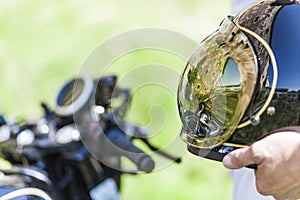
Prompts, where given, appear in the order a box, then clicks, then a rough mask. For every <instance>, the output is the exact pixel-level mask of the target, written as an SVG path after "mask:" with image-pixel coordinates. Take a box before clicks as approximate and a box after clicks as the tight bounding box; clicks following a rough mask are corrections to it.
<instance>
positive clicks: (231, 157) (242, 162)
mask: <svg viewBox="0 0 300 200" xmlns="http://www.w3.org/2000/svg"><path fill="white" fill-rule="evenodd" d="M256 163H257V162H255V159H254V156H253V150H252V148H251V147H245V148H241V149H237V150H234V151H232V152H230V153H229V154H227V155H226V156H225V157H224V158H223V164H224V166H225V167H226V168H228V169H239V168H242V167H245V166H248V165H251V164H256Z"/></svg>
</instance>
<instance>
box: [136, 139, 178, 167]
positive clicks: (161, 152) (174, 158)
mask: <svg viewBox="0 0 300 200" xmlns="http://www.w3.org/2000/svg"><path fill="white" fill-rule="evenodd" d="M139 139H140V140H142V141H143V142H144V143H145V144H146V145H147V146H148V147H149V148H150V149H151V150H152V151H155V152H156V153H157V154H159V155H161V156H163V157H165V158H167V159H169V160H172V161H175V162H176V163H180V162H181V158H180V157H179V158H178V157H174V156H172V155H170V154H168V153H166V152H164V151H162V150H160V149H158V148H157V147H155V146H153V145H152V144H150V142H149V140H148V138H139Z"/></svg>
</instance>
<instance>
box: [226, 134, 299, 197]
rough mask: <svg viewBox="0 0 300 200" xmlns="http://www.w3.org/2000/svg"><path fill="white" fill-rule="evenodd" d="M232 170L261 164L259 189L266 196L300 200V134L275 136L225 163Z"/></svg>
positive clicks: (240, 152) (245, 149)
mask: <svg viewBox="0 0 300 200" xmlns="http://www.w3.org/2000/svg"><path fill="white" fill-rule="evenodd" d="M223 164H224V166H225V167H227V168H229V169H238V168H242V167H245V166H248V165H250V164H257V169H256V170H255V171H254V173H255V177H256V187H257V190H258V192H259V193H261V194H262V195H273V196H274V197H275V198H276V199H277V200H283V199H290V200H295V199H300V134H299V133H297V132H291V131H285V132H278V133H274V134H271V135H269V136H267V137H265V138H263V139H261V140H259V141H257V142H255V143H253V144H252V145H251V146H249V147H246V148H241V149H238V150H235V151H233V152H231V153H229V154H228V155H226V156H225V157H224V159H223Z"/></svg>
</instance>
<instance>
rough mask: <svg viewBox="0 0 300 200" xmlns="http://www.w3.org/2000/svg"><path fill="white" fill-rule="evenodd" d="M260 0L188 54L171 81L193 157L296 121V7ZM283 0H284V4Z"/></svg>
mask: <svg viewBox="0 0 300 200" xmlns="http://www.w3.org/2000/svg"><path fill="white" fill-rule="evenodd" d="M298 3H299V2H298V1H290V0H264V1H259V2H257V3H255V4H252V5H251V6H249V7H248V8H246V9H245V10H243V11H242V12H241V13H239V14H238V15H237V16H236V17H227V18H225V19H224V20H223V22H222V23H221V25H220V27H219V29H218V30H217V31H216V32H214V33H213V34H211V35H210V36H209V37H207V38H206V39H205V40H204V41H203V42H201V43H200V45H199V46H197V47H196V49H195V50H194V51H193V52H192V54H191V56H190V58H189V60H188V63H187V65H186V67H185V69H184V71H183V73H182V77H181V80H180V83H179V87H178V94H177V98H178V108H179V114H180V118H181V121H182V130H181V133H180V137H181V138H182V139H183V141H185V142H186V143H187V144H188V145H189V150H190V151H191V152H193V153H195V154H197V155H199V156H203V157H208V158H212V159H216V160H221V159H222V157H223V156H222V155H223V154H226V153H228V152H230V151H232V150H233V149H235V148H239V147H244V146H246V145H249V144H250V143H252V142H254V141H256V140H257V139H259V138H260V137H262V135H263V134H264V133H268V132H271V131H274V130H276V129H279V128H282V127H288V126H297V125H299V121H300V119H299V118H300V79H299V76H300V56H299V51H298V50H295V49H296V48H297V47H299V46H300V39H299V38H298V35H300V24H299V22H298V19H299V17H300V12H299V11H300V10H299V9H300V6H295V5H291V4H298ZM287 5H289V6H287Z"/></svg>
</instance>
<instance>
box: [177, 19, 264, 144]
mask: <svg viewBox="0 0 300 200" xmlns="http://www.w3.org/2000/svg"><path fill="white" fill-rule="evenodd" d="M254 55H255V54H254V52H253V48H252V46H251V44H250V42H249V40H248V38H247V36H246V35H245V34H244V33H243V32H242V31H241V30H240V29H239V28H238V27H237V26H236V25H235V24H234V23H233V22H232V21H231V19H229V18H226V19H225V20H224V21H223V23H222V25H221V26H220V29H219V30H218V31H217V32H216V33H214V34H213V35H211V36H210V37H208V38H207V39H206V40H205V41H204V42H202V43H201V44H200V45H199V47H198V48H196V49H195V51H194V52H193V54H192V56H191V58H190V59H189V62H188V64H187V66H186V68H185V71H184V73H183V78H182V80H181V82H180V85H179V90H178V100H179V109H180V112H181V120H182V122H183V125H184V126H183V130H182V133H181V138H182V139H183V140H184V141H185V142H187V143H188V144H190V145H193V146H195V147H199V148H211V147H214V146H217V145H219V144H221V143H223V142H224V141H226V140H227V139H228V138H229V137H230V136H231V134H232V133H233V132H234V130H235V129H236V128H237V127H238V125H239V122H240V121H241V119H242V117H243V115H244V114H245V112H246V110H247V107H248V105H249V102H250V100H251V97H252V95H253V93H254V88H255V85H256V81H257V74H258V71H257V70H258V67H257V61H256V58H255V56H254Z"/></svg>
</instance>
